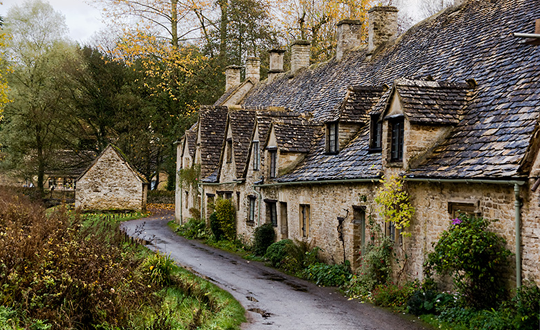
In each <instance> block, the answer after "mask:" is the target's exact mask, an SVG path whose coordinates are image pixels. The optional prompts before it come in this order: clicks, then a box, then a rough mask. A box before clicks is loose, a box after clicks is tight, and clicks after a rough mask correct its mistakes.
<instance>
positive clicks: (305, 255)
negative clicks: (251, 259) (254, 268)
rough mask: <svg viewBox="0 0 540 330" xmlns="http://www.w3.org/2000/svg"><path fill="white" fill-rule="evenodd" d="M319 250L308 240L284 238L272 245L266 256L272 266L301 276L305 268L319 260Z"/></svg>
mask: <svg viewBox="0 0 540 330" xmlns="http://www.w3.org/2000/svg"><path fill="white" fill-rule="evenodd" d="M319 250H320V249H319V248H318V247H312V246H311V245H310V244H309V243H307V242H303V241H294V242H293V241H291V240H290V239H284V240H281V241H279V242H277V243H274V244H272V245H270V246H269V247H268V249H267V250H266V254H265V256H264V257H265V258H266V259H268V260H269V261H270V262H271V263H272V266H274V267H276V268H279V269H281V270H284V271H286V272H289V273H292V274H298V275H300V276H301V275H302V271H303V269H304V268H307V267H309V265H312V264H314V263H317V262H318V261H319V260H318V258H317V255H318V253H319Z"/></svg>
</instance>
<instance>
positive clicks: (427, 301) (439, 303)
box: [407, 288, 457, 315]
mask: <svg viewBox="0 0 540 330" xmlns="http://www.w3.org/2000/svg"><path fill="white" fill-rule="evenodd" d="M456 299H457V297H456V296H454V295H452V294H449V293H443V292H437V291H435V290H431V289H425V288H422V289H419V290H415V291H414V292H413V293H412V295H411V297H410V298H409V300H408V301H407V307H408V308H409V313H411V314H413V315H423V314H440V313H441V311H443V310H444V309H446V308H450V307H455V300H456Z"/></svg>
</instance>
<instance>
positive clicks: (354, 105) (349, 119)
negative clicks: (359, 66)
mask: <svg viewBox="0 0 540 330" xmlns="http://www.w3.org/2000/svg"><path fill="white" fill-rule="evenodd" d="M387 90H388V86H386V85H384V86H352V87H349V92H348V94H347V97H346V98H345V101H344V102H343V104H342V105H341V107H340V108H339V112H338V113H336V115H335V116H334V118H333V120H332V121H338V120H339V121H340V122H346V123H367V122H368V121H369V114H370V113H371V111H372V110H373V109H374V108H375V105H376V104H377V102H378V101H379V100H380V99H381V96H382V95H383V94H384V92H386V91H387Z"/></svg>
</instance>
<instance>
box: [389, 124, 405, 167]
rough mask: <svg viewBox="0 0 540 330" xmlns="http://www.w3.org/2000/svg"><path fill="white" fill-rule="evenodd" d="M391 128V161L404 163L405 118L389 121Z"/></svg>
mask: <svg viewBox="0 0 540 330" xmlns="http://www.w3.org/2000/svg"><path fill="white" fill-rule="evenodd" d="M388 124H389V126H390V135H391V136H390V161H391V162H402V161H403V132H404V120H403V117H400V118H395V119H392V120H389V121H388Z"/></svg>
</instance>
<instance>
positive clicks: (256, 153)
mask: <svg viewBox="0 0 540 330" xmlns="http://www.w3.org/2000/svg"><path fill="white" fill-rule="evenodd" d="M260 164H261V151H260V149H259V141H253V170H254V171H258V170H259V166H260Z"/></svg>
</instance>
